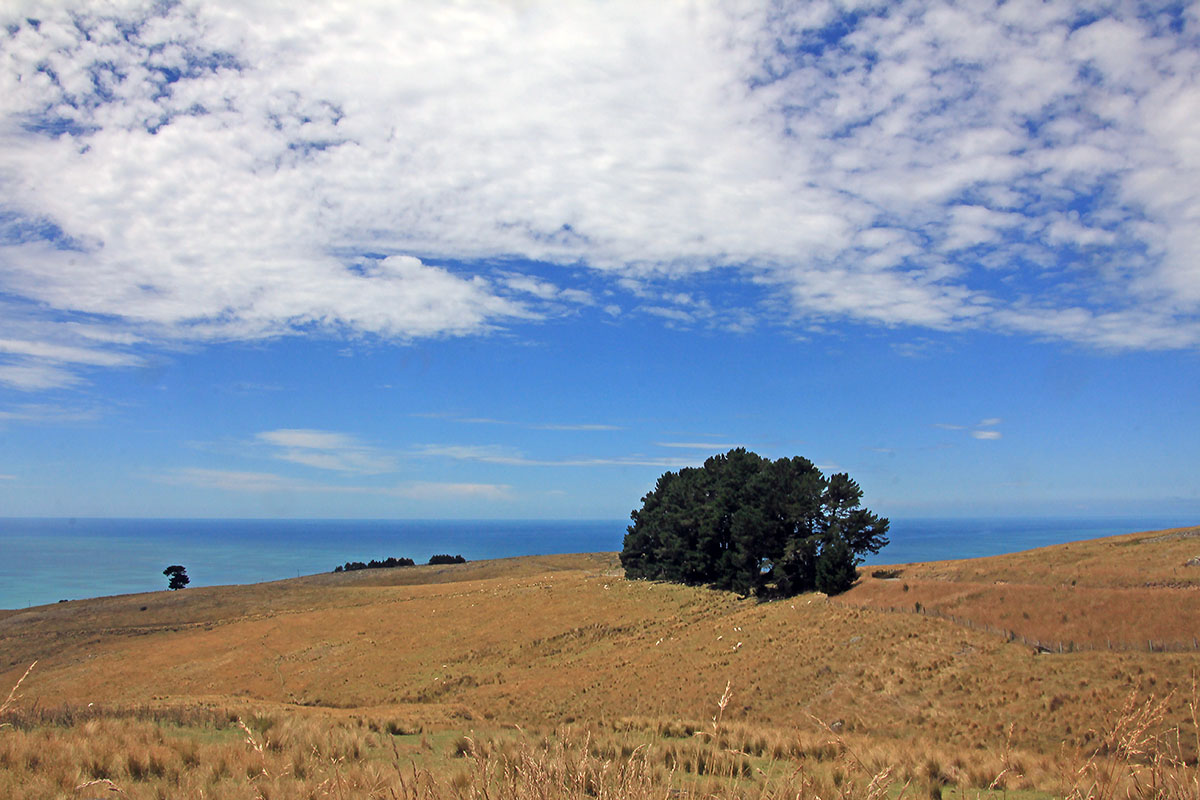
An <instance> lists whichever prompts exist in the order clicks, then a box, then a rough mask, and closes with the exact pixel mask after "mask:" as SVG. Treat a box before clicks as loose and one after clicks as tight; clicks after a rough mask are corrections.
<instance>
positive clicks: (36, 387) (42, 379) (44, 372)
mask: <svg viewBox="0 0 1200 800" xmlns="http://www.w3.org/2000/svg"><path fill="white" fill-rule="evenodd" d="M79 381H80V378H79V377H78V376H77V375H75V374H74V373H72V372H69V371H68V370H65V369H63V368H62V367H56V366H52V365H50V364H38V363H18V364H0V384H3V385H5V386H11V387H12V388H14V389H20V390H22V391H27V392H33V391H41V390H43V389H60V388H62V387H64V386H71V385H73V384H76V383H79Z"/></svg>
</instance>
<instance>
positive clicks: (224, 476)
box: [154, 467, 511, 500]
mask: <svg viewBox="0 0 1200 800" xmlns="http://www.w3.org/2000/svg"><path fill="white" fill-rule="evenodd" d="M154 480H156V481H159V482H161V483H168V484H173V485H178V486H193V487H196V488H201V489H218V490H221V491H227V492H250V493H258V494H263V493H265V494H274V493H296V492H316V493H329V494H366V495H383V496H389V497H404V498H408V499H412V500H445V499H448V498H481V499H486V500H507V499H510V498H511V493H510V490H511V487H510V486H507V485H504V484H492V483H439V482H434V481H413V482H408V483H401V484H396V485H392V486H353V485H351V486H347V485H340V484H327V483H319V482H316V481H307V480H302V479H298V478H290V477H287V476H284V475H278V474H276V473H272V472H242V471H237V470H224V469H204V468H200V467H184V468H180V469H175V470H172V471H169V472H167V473H164V474H162V475H157V476H154Z"/></svg>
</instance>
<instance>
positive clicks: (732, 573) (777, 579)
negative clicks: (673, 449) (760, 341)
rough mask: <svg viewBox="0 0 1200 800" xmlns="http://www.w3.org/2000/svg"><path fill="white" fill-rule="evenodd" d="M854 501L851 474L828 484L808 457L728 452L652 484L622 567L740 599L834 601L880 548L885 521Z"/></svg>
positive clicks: (858, 492)
mask: <svg viewBox="0 0 1200 800" xmlns="http://www.w3.org/2000/svg"><path fill="white" fill-rule="evenodd" d="M861 500H862V489H861V488H859V485H858V484H857V483H856V482H855V481H853V480H851V479H850V476H849V475H847V474H845V473H838V474H836V475H832V476H830V477H828V478H826V477H825V475H824V474H822V472H821V471H820V470H819V469H817V468H816V467H815V466H814V465H813V463H812V462H811V461H809V460H808V459H806V458H800V457H794V458H781V459H778V460H776V461H771V460H769V459H766V458H763V457H762V456H759V455H758V454H757V453H752V452H748V451H747V450H745V449H743V448H738V449H735V450H730V451H729V452H728V453H726V454H724V455H717V456H713V457H712V458H709V459H708V460H707V461H705V462H704V466H703V467H701V468H687V469H682V470H680V471H679V472H667V473H664V474H663V475H662V477H660V478H659V479H658V482H657V483H656V484H655V486H654V491H652V492H650V493H649V494H647V495H646V496H645V497H643V498H642V507H641V508H640V509H636V510H634V511H633V513H632V514H630V518H631V519H632V520H633V524H632V525H630V526H629V528H628V532H627V534H626V535H625V546H624V548H623V549H622V551H621V565H622V566H623V567H624V568H625V575H626V577H629V578H648V579H653V580H667V581H673V582H677V583H686V584H692V585H709V586H713V587H716V588H719V589H728V590H732V591H736V592H740V593H741V594H745V595H749V594H756V595H758V596H760V597H772V596H776V597H778V596H783V597H786V596H790V595H795V594H799V593H800V592H808V591H813V590H817V591H822V592H825V593H827V594H837V593H839V592H843V591H845V590H846V589H849V588H850V586H851V585H852V584H853V583H854V581H855V580H856V579H857V577H858V572H857V569H856V567H857V565H858V564H860V563H862V557H863V555H864V554H865V553H878V552H879V550H880V549H881V548H882V547H884V546H885V545H887V543H888V540H887V536H886V534H887V530H888V520H887V519H884V518H880V517H878V516H876V515H875V514H872V513H871V512H870V511H869V510H867V509H865V508H862V507H860V502H861Z"/></svg>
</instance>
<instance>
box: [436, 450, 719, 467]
mask: <svg viewBox="0 0 1200 800" xmlns="http://www.w3.org/2000/svg"><path fill="white" fill-rule="evenodd" d="M413 454H414V455H418V456H425V457H441V458H450V459H454V460H457V461H475V462H479V463H483V464H501V465H504V466H510V467H666V468H669V469H678V468H679V467H681V466H689V465H690V464H692V463H693V462H694V461H695V459H694V458H691V459H682V460H681V459H678V458H656V457H650V456H643V455H631V456H618V457H589V458H559V459H540V458H528V457H526V456H525V455H524V454H523V453H521V452H520V451H519V450H516V449H513V448H509V447H498V446H491V445H439V444H426V445H421V446H419V447H417V448H416V449H415V450H414V451H413Z"/></svg>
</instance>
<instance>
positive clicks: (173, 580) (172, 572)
mask: <svg viewBox="0 0 1200 800" xmlns="http://www.w3.org/2000/svg"><path fill="white" fill-rule="evenodd" d="M163 575H166V576H167V588H168V589H170V590H172V591H175V590H176V589H183V588H185V587H186V586H187V585H188V584H189V583H191V582H192V579H191V578H189V577H188V574H187V570H186V569H185V568H184V567H182V566H181V565H179V564H172V565H171V566H169V567H167V568H166V569H164V570H163Z"/></svg>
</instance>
